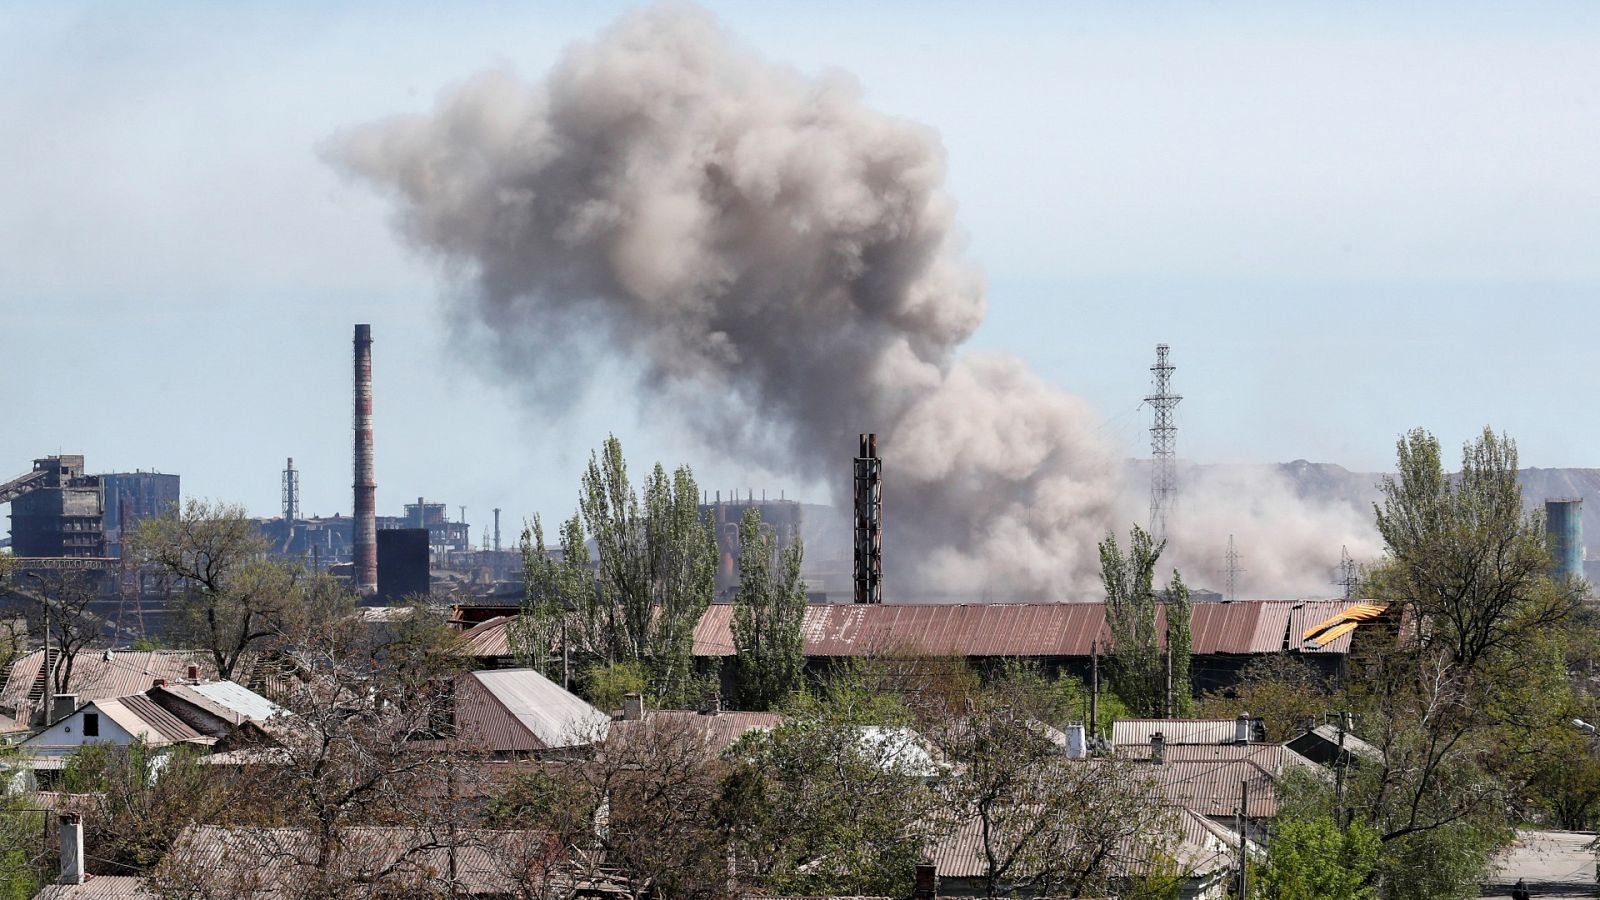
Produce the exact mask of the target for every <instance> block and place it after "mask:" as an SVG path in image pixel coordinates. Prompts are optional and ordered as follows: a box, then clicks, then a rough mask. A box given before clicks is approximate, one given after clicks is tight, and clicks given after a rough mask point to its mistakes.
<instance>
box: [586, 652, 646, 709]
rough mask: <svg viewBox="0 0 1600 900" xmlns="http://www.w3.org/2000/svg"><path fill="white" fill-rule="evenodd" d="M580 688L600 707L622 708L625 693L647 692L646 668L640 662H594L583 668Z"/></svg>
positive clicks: (588, 698)
mask: <svg viewBox="0 0 1600 900" xmlns="http://www.w3.org/2000/svg"><path fill="white" fill-rule="evenodd" d="M578 684H579V688H580V689H581V691H582V693H583V696H584V699H586V700H588V701H589V702H590V703H592V704H594V705H595V706H596V707H597V708H599V709H621V708H622V697H623V695H625V694H644V693H646V690H645V688H646V686H647V679H646V676H645V668H644V666H643V665H642V664H640V663H638V662H614V663H594V664H593V665H590V666H588V667H586V668H585V669H584V670H583V673H582V677H581V678H580V679H579V682H578Z"/></svg>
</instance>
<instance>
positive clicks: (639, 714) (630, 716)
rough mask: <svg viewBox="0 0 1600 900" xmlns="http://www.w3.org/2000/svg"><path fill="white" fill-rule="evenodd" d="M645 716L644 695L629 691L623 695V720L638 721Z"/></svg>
mask: <svg viewBox="0 0 1600 900" xmlns="http://www.w3.org/2000/svg"><path fill="white" fill-rule="evenodd" d="M643 718H644V697H643V696H642V695H640V694H638V693H634V692H629V693H626V694H623V695H622V721H624V722H638V721H640V720H642V719H643Z"/></svg>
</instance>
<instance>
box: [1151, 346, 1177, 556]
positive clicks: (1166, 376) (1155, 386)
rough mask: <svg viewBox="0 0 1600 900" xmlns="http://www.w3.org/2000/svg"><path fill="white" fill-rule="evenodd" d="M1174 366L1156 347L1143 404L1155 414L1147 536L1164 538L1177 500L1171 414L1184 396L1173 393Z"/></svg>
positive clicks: (1174, 426) (1174, 430)
mask: <svg viewBox="0 0 1600 900" xmlns="http://www.w3.org/2000/svg"><path fill="white" fill-rule="evenodd" d="M1177 368H1178V367H1177V366H1174V365H1172V364H1171V363H1169V362H1167V345H1166V344H1157V345H1156V364H1155V365H1153V366H1151V367H1150V395H1149V396H1147V397H1145V398H1144V402H1146V403H1148V404H1150V409H1152V410H1153V411H1154V412H1155V421H1154V422H1153V423H1152V424H1151V426H1150V536H1151V537H1153V538H1154V539H1155V540H1156V541H1158V542H1159V541H1164V540H1166V538H1167V516H1168V514H1169V513H1171V511H1172V507H1173V505H1174V504H1175V502H1176V500H1177V493H1178V474H1177V471H1176V466H1175V463H1176V460H1177V448H1178V424H1177V421H1176V419H1175V417H1174V416H1173V411H1174V410H1175V409H1177V408H1178V402H1179V401H1181V400H1182V399H1183V395H1181V394H1174V393H1172V373H1173V372H1174V371H1176V370H1177Z"/></svg>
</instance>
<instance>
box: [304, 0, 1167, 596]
mask: <svg viewBox="0 0 1600 900" xmlns="http://www.w3.org/2000/svg"><path fill="white" fill-rule="evenodd" d="M327 155H328V156H329V158H330V159H331V160H332V161H333V162H334V163H335V164H336V165H338V166H340V167H341V168H343V169H344V170H345V171H347V172H349V173H353V174H354V175H356V176H358V177H359V178H362V179H365V180H367V181H369V182H371V183H372V184H374V185H375V186H377V187H378V188H379V189H380V190H382V191H384V192H385V193H386V194H388V195H390V196H391V197H392V199H393V201H394V203H395V215H396V222H397V226H398V228H399V230H400V231H401V233H402V234H403V235H404V236H405V237H406V239H407V240H408V241H409V242H410V243H411V244H412V245H413V246H415V247H416V248H418V249H420V250H421V251H423V252H425V253H428V254H430V255H433V256H436V257H438V258H439V259H441V260H442V261H443V262H444V263H445V264H446V265H447V266H448V267H450V268H451V269H452V270H454V271H456V272H459V273H460V274H461V275H462V276H463V277H464V279H465V281H466V284H467V285H468V286H469V288H470V289H468V290H465V291H461V292H459V293H458V294H457V295H456V296H455V297H454V299H453V300H452V301H451V302H452V303H454V304H455V307H454V312H455V313H456V314H457V315H459V316H461V317H462V320H463V321H465V322H467V323H470V324H471V325H472V327H473V330H475V331H478V332H481V333H484V334H486V335H488V338H487V340H488V341H489V343H490V347H491V348H492V353H490V354H488V355H487V357H488V359H489V361H490V364H491V365H493V366H495V367H496V368H497V369H499V370H501V371H504V370H506V369H510V370H512V371H514V372H515V373H517V374H518V375H519V376H520V377H522V378H524V379H525V380H527V382H528V383H530V384H536V385H560V384H562V383H563V382H570V381H571V380H572V379H573V378H577V377H581V374H578V373H582V372H585V371H587V370H588V369H590V368H591V363H592V362H593V360H594V359H596V358H599V357H603V356H605V355H612V356H615V357H619V358H622V359H625V360H628V361H629V362H630V364H632V365H636V366H638V367H639V369H640V370H641V372H642V375H641V378H640V383H639V389H640V396H641V397H642V398H643V399H644V401H645V402H648V403H649V408H650V409H651V410H652V411H653V412H652V414H653V415H659V414H660V411H662V410H671V411H672V413H671V414H673V415H679V416H682V417H684V424H686V425H687V426H688V427H689V428H690V429H692V430H693V431H694V433H696V434H698V435H701V436H703V437H704V439H705V441H706V443H707V445H708V446H709V447H711V448H714V449H715V450H716V451H718V452H720V453H723V454H726V455H730V456H747V455H756V454H758V455H760V457H761V458H763V459H764V460H766V461H767V462H766V464H765V467H766V468H769V469H772V470H784V469H788V470H790V471H792V472H794V473H795V474H796V475H799V476H802V477H805V478H808V479H810V480H812V481H814V482H822V483H827V484H830V485H833V486H834V489H835V494H836V496H835V499H836V500H837V501H845V502H847V501H848V499H849V492H850V482H849V473H850V463H849V459H850V458H851V457H852V456H853V455H854V453H855V447H856V441H855V437H856V434H857V433H858V432H864V431H873V432H877V433H878V434H879V443H880V447H881V450H882V454H883V456H884V457H885V482H884V493H885V506H886V530H885V539H886V544H887V546H886V549H885V565H886V567H887V569H888V571H887V573H886V580H885V583H886V587H887V590H888V592H889V594H890V596H892V597H897V598H903V599H912V598H913V597H914V596H916V595H917V594H919V593H921V594H923V595H926V594H930V593H936V594H949V593H965V594H977V595H987V596H991V597H994V598H995V599H1023V598H1039V597H1050V598H1058V599H1069V598H1072V597H1082V596H1085V595H1086V594H1089V595H1093V594H1097V593H1098V578H1097V575H1096V572H1097V566H1098V562H1097V559H1096V556H1095V545H1096V542H1097V541H1098V540H1099V539H1100V538H1102V537H1103V536H1104V535H1105V533H1106V530H1107V528H1108V527H1109V526H1110V525H1111V524H1112V523H1114V522H1118V521H1119V520H1120V519H1121V518H1122V516H1120V515H1118V514H1117V509H1118V506H1119V494H1120V486H1119V485H1120V469H1121V461H1120V459H1119V453H1118V452H1117V451H1118V449H1119V448H1117V447H1115V446H1113V445H1112V444H1111V443H1110V442H1109V441H1107V440H1106V439H1105V438H1104V437H1102V436H1100V434H1099V433H1098V429H1099V426H1100V424H1101V420H1100V418H1099V416H1098V415H1096V414H1095V413H1094V412H1093V411H1092V410H1091V409H1089V408H1088V407H1087V406H1086V404H1084V403H1083V402H1082V401H1080V400H1079V399H1077V398H1075V397H1073V396H1070V395H1068V394H1066V393H1064V392H1062V391H1060V390H1058V389H1056V388H1054V387H1052V386H1050V385H1048V384H1045V383H1044V382H1042V381H1041V380H1040V379H1039V378H1037V377H1036V376H1034V375H1033V374H1032V373H1031V372H1029V371H1028V369H1027V368H1026V367H1025V366H1024V365H1023V364H1022V363H1021V362H1020V361H1018V360H1017V359H1015V358H1012V357H1009V356H1005V355H994V354H976V353H962V352H960V348H961V345H962V343H963V342H964V341H966V340H967V338H968V337H970V336H971V335H972V333H973V332H974V330H975V329H976V328H977V327H978V325H979V323H980V322H981V321H982V320H983V317H984V285H983V279H982V277H981V276H980V274H979V273H978V272H977V271H976V269H975V268H974V267H972V266H971V265H969V264H968V263H967V262H966V261H965V260H963V258H962V255H961V248H960V246H959V242H958V241H957V239H956V237H955V236H954V230H953V223H954V204H953V202H952V200H951V198H950V197H949V196H948V195H947V194H946V193H945V191H944V188H943V181H944V168H945V164H944V154H943V151H942V149H941V147H940V144H939V141H938V138H937V137H936V135H935V134H934V133H933V132H932V131H930V130H929V129H927V128H925V127H923V126H920V125H917V124H914V123H911V122H907V121H904V120H901V119H897V118H893V117H891V116H887V115H884V114H882V113H879V112H875V111H873V110H871V109H869V108H868V107H867V106H866V105H865V103H864V102H863V100H862V97H861V92H860V90H859V88H858V87H857V85H856V84H855V83H854V82H853V81H851V80H850V79H849V78H847V77H845V76H842V75H838V74H831V75H827V76H824V77H820V78H810V77H805V76H802V75H801V74H799V73H797V72H795V71H793V70H791V69H788V68H785V67H781V66H777V65H773V64H771V63H769V62H767V61H764V60H762V59H760V58H758V57H757V56H755V55H754V54H753V53H751V52H749V51H748V50H746V49H744V48H743V47H741V46H739V45H737V44H736V43H735V42H734V41H733V40H731V39H730V38H729V36H728V35H727V34H725V33H724V32H723V31H722V30H721V29H720V28H719V26H718V25H717V24H716V23H715V22H714V21H713V20H712V19H711V18H710V17H709V16H708V15H706V14H704V13H702V12H700V11H698V10H694V9H690V8H681V7H670V8H657V9H652V10H647V11H644V12H641V13H637V14H634V15H631V16H629V17H627V18H625V19H623V20H621V21H620V22H619V23H617V24H616V25H614V26H613V27H611V28H610V29H609V30H608V31H606V32H604V33H603V34H601V35H600V36H599V38H598V39H596V40H595V41H593V42H591V43H587V44H582V45H578V46H575V47H573V48H572V49H570V50H569V51H568V52H567V53H566V55H565V56H564V58H563V59H562V60H561V61H560V63H559V64H558V65H557V66H556V67H555V68H554V70H553V71H551V73H550V74H549V75H548V76H547V77H545V78H544V80H543V81H541V82H539V83H536V84H528V83H524V82H522V81H520V80H518V79H517V78H515V77H513V76H512V75H510V74H507V73H504V72H489V73H486V74H482V75H479V76H477V77H476V78H474V79H472V80H470V81H468V82H467V83H465V84H464V85H462V86H460V87H458V88H456V89H455V90H454V91H453V92H451V93H449V94H448V95H446V96H444V97H443V98H442V99H441V100H440V101H439V103H438V104H437V106H436V108H435V109H434V110H433V111H432V113H430V114H427V115H417V116H403V117H397V118H392V119H387V120H384V121H380V122H376V123H373V124H369V125H365V126H361V127H357V128H354V129H351V130H349V131H347V132H345V133H342V134H340V135H339V136H337V137H336V138H335V139H334V140H333V141H332V142H331V143H330V145H329V147H328V149H327ZM570 393H571V392H570V391H566V390H562V389H560V388H557V389H555V390H551V391H549V392H548V393H546V394H545V395H544V396H543V398H542V400H543V401H544V402H557V400H556V398H559V397H561V396H565V395H569V394H570ZM1142 518H1143V517H1142V516H1141V517H1140V520H1142ZM1122 530H1124V531H1125V528H1124V529H1122Z"/></svg>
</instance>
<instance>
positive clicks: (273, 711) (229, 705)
mask: <svg viewBox="0 0 1600 900" xmlns="http://www.w3.org/2000/svg"><path fill="white" fill-rule="evenodd" d="M166 689H167V690H169V691H171V692H173V693H174V694H177V695H178V696H180V697H187V696H189V695H190V694H191V693H193V694H197V695H199V696H200V697H203V698H205V699H207V700H210V701H211V702H212V703H213V704H215V705H217V706H219V707H222V708H223V709H226V710H229V711H231V712H233V713H234V714H235V716H237V718H236V719H235V720H234V724H238V723H239V722H241V721H244V720H246V719H248V720H252V721H260V720H262V719H270V718H272V717H273V716H275V715H280V714H284V713H286V712H287V711H286V710H285V709H284V708H283V707H281V706H279V705H278V704H276V703H273V702H272V701H271V700H268V699H267V698H265V697H263V696H261V695H260V694H258V693H256V692H255V691H252V690H250V689H249V688H247V687H245V686H244V685H242V684H238V683H237V682H233V681H204V682H201V683H200V684H180V685H169V686H168V687H167V688H166Z"/></svg>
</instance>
